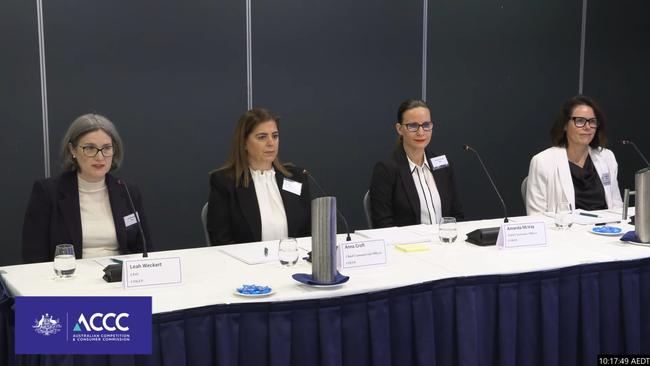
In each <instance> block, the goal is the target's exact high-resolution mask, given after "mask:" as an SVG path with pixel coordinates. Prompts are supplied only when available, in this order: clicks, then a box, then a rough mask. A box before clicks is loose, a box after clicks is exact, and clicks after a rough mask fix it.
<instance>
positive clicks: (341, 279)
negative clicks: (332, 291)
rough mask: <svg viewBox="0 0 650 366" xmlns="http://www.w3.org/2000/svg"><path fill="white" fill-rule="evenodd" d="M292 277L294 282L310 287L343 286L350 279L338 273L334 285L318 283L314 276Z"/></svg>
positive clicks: (298, 275)
mask: <svg viewBox="0 0 650 366" xmlns="http://www.w3.org/2000/svg"><path fill="white" fill-rule="evenodd" d="M291 277H293V279H294V280H296V281H298V282H300V283H302V284H305V285H308V286H322V287H327V286H338V285H342V284H344V283H346V282H348V280H349V279H350V277H349V276H344V275H342V274H340V273H338V272H336V276H335V277H334V282H332V283H323V282H318V281H316V280H315V279H314V277H313V276H312V275H310V274H307V273H295V274H294V275H292V276H291Z"/></svg>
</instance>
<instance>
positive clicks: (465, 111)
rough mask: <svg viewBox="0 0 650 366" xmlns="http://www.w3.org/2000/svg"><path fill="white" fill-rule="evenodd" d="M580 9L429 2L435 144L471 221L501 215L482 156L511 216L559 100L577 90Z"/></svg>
mask: <svg viewBox="0 0 650 366" xmlns="http://www.w3.org/2000/svg"><path fill="white" fill-rule="evenodd" d="M581 9H582V2H581V1H565V0H554V1H547V0H544V1H542V0H539V1H482V0H463V1H457V0H454V1H430V2H429V17H428V29H429V32H428V45H429V47H428V49H429V52H428V80H427V95H428V102H429V105H430V107H431V110H432V118H433V119H434V120H436V121H438V122H439V126H440V127H439V129H438V130H436V131H434V138H433V140H432V141H433V142H432V143H433V144H434V146H436V147H437V148H439V149H440V150H443V151H446V152H447V155H448V157H449V158H450V160H451V161H452V164H455V166H456V172H457V177H458V180H459V189H460V191H461V194H462V201H463V204H464V206H465V212H466V216H467V218H469V219H476V218H488V217H498V216H503V214H502V209H501V205H500V203H499V201H498V199H497V198H496V196H495V194H494V193H493V191H492V188H491V186H490V183H489V181H488V180H487V178H485V176H484V173H483V172H482V171H481V168H480V165H479V163H478V161H477V159H476V158H475V156H472V154H470V153H469V152H464V151H462V150H461V145H462V144H465V143H466V144H469V145H472V146H473V147H474V148H476V149H477V150H479V152H480V153H481V154H482V156H483V160H484V161H485V163H486V165H487V166H488V168H489V169H490V170H491V172H492V174H493V178H494V180H495V182H496V184H497V186H499V187H500V188H501V190H502V194H503V196H504V199H505V201H506V202H507V204H508V206H509V210H510V214H511V215H521V214H524V212H525V209H524V204H523V201H522V199H521V194H520V190H519V187H520V184H521V181H522V179H523V178H524V177H525V176H526V175H527V174H528V166H529V162H530V158H531V157H532V156H533V155H534V154H536V153H537V152H539V151H541V150H543V149H544V148H546V147H548V146H549V145H550V139H549V137H548V135H549V134H548V131H549V130H550V127H551V123H552V121H553V119H554V117H555V115H556V113H557V111H558V110H559V108H560V104H561V102H562V101H563V100H564V99H565V98H567V97H569V96H572V95H575V94H576V93H577V91H578V71H579V59H580V58H579V57H580V25H581Z"/></svg>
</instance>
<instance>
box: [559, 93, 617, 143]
mask: <svg viewBox="0 0 650 366" xmlns="http://www.w3.org/2000/svg"><path fill="white" fill-rule="evenodd" d="M580 105H586V106H589V107H591V109H593V110H594V114H595V115H596V119H597V120H598V128H596V135H595V136H594V139H593V140H591V143H589V146H591V147H592V148H594V149H595V148H603V147H605V145H606V144H607V138H606V137H605V125H606V123H605V122H606V121H605V114H604V113H603V111H602V110H601V109H600V107H599V106H598V103H596V102H595V101H594V100H593V99H591V98H590V97H588V96H586V95H576V96H575V97H572V98H569V99H567V100H566V101H565V102H564V104H563V105H562V108H561V109H560V113H559V114H558V116H557V118H555V122H554V123H553V127H551V142H552V143H553V146H563V147H566V146H567V138H566V130H565V128H566V126H567V124H568V123H570V122H571V117H572V115H571V114H572V113H573V110H574V109H575V108H576V107H577V106H580Z"/></svg>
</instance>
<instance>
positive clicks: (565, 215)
mask: <svg viewBox="0 0 650 366" xmlns="http://www.w3.org/2000/svg"><path fill="white" fill-rule="evenodd" d="M572 214H573V208H572V207H571V204H570V203H569V202H558V204H557V205H556V206H555V227H557V228H558V229H560V230H567V229H569V228H570V227H571V225H572V224H573V220H572V219H571V215H572Z"/></svg>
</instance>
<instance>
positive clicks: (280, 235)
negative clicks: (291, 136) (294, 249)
mask: <svg viewBox="0 0 650 366" xmlns="http://www.w3.org/2000/svg"><path fill="white" fill-rule="evenodd" d="M250 171H251V175H252V177H253V184H254V185H255V194H256V195H257V204H258V205H259V207H260V218H261V219H262V241H264V240H279V239H284V238H287V237H288V236H289V229H288V226H287V215H286V213H285V211H284V204H283V203H282V196H281V195H280V189H279V188H278V182H277V180H276V179H275V170H273V169H271V170H253V169H251V170H250Z"/></svg>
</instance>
